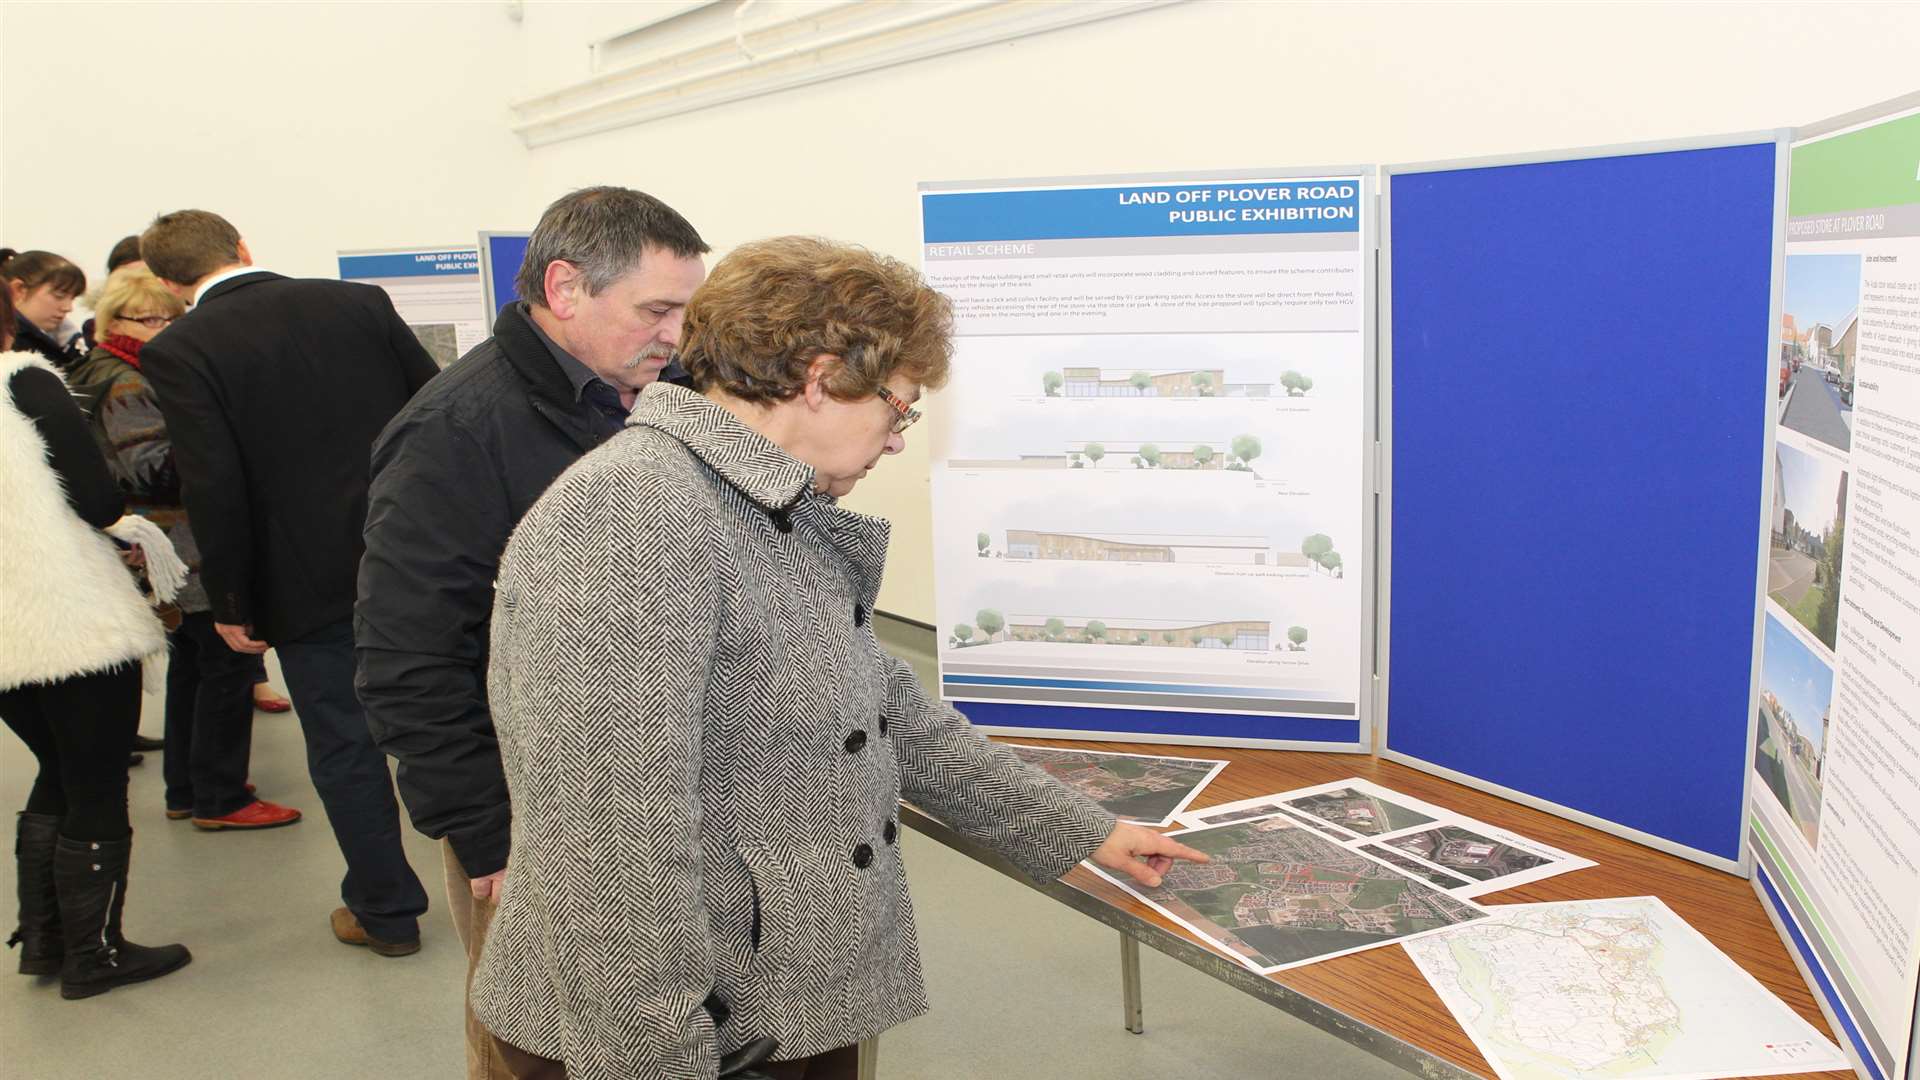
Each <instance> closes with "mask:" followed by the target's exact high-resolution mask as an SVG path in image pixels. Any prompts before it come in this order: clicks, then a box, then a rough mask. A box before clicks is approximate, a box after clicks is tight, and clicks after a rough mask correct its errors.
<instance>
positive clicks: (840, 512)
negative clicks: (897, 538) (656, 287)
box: [627, 382, 891, 611]
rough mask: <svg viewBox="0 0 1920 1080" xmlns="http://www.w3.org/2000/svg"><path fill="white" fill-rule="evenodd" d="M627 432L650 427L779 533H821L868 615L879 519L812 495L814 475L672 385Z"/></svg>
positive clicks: (657, 391)
mask: <svg viewBox="0 0 1920 1080" xmlns="http://www.w3.org/2000/svg"><path fill="white" fill-rule="evenodd" d="M627 423H628V424H629V425H637V426H640V427H650V428H653V429H654V430H656V431H659V432H660V433H662V434H664V435H666V436H668V437H669V438H672V439H675V440H678V441H679V442H680V443H681V444H682V445H684V446H685V447H686V448H687V449H688V450H689V451H691V452H692V453H693V455H694V456H695V457H698V458H699V459H700V460H701V461H703V462H705V463H706V464H707V467H708V468H711V469H712V470H713V471H714V472H716V473H719V474H720V478H721V479H723V480H725V481H726V482H727V483H729V484H731V485H732V486H733V487H734V488H735V489H736V490H738V491H739V492H740V493H741V494H742V495H745V496H746V497H747V499H748V500H750V501H751V502H753V503H754V504H755V505H757V506H759V507H760V509H762V510H764V511H766V513H767V516H768V517H770V518H772V519H773V522H774V527H775V528H777V529H779V530H780V531H781V532H789V531H791V530H792V528H793V521H794V519H795V518H796V517H799V518H801V519H803V520H811V521H813V522H814V523H816V525H817V526H818V527H819V528H821V529H822V530H824V532H825V534H826V535H827V537H828V538H829V539H830V540H831V541H832V543H833V546H834V547H835V548H837V549H839V551H840V553H841V555H843V556H844V557H845V558H846V560H847V562H848V564H849V565H850V566H851V567H852V568H853V570H854V571H855V573H856V575H857V577H856V581H855V585H854V587H855V589H856V592H857V595H856V596H855V597H854V600H855V602H856V603H857V604H859V605H860V607H861V608H863V609H864V610H866V611H872V610H873V605H874V602H875V601H876V600H877V599H878V598H879V595H880V581H881V578H882V576H883V575H884V574H885V573H886V564H887V536H888V534H889V533H890V531H891V527H890V526H889V525H888V524H887V523H886V522H885V521H884V520H882V519H880V518H876V517H868V516H867V515H865V514H861V513H857V512H855V511H852V510H849V509H847V508H846V507H844V506H839V505H837V504H836V503H835V501H834V499H833V498H831V497H830V496H826V495H816V496H814V497H812V498H808V494H809V493H810V492H812V491H813V480H814V472H813V467H812V466H810V465H807V464H806V463H804V462H802V461H800V460H799V459H798V458H795V457H794V456H793V455H792V454H789V453H787V452H786V451H785V450H782V449H781V448H780V447H779V446H778V445H777V444H775V443H774V442H773V440H771V439H769V438H767V437H766V436H764V435H762V434H760V433H759V432H757V431H755V430H753V429H752V428H750V427H748V426H747V425H745V424H743V423H741V422H740V418H739V417H737V416H735V415H733V414H732V413H730V412H728V411H727V410H726V409H725V408H723V407H721V406H720V405H717V404H715V403H714V402H712V401H710V400H708V399H707V398H706V397H704V396H702V395H701V394H698V393H695V392H694V391H692V390H689V389H687V388H686V387H683V386H676V385H674V384H672V383H664V382H661V383H654V384H653V385H652V386H649V387H647V388H646V389H645V390H643V391H641V393H640V397H639V398H638V399H637V400H635V401H634V403H633V414H632V415H631V416H629V417H628V418H627Z"/></svg>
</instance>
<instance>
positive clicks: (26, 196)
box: [0, 0, 528, 279]
mask: <svg viewBox="0 0 1920 1080" xmlns="http://www.w3.org/2000/svg"><path fill="white" fill-rule="evenodd" d="M524 70H525V56H524V53H523V50H522V39H521V33H520V28H519V27H518V26H517V25H516V24H515V23H513V22H512V21H511V20H509V19H508V18H507V17H506V16H505V14H504V5H502V4H498V3H478V4H407V3H392V4H379V5H372V4H309V3H240V4H227V3H218V4H195V3H123V2H115V3H52V4H49V3H19V2H11V0H10V2H7V3H0V243H4V244H5V245H6V246H8V247H14V248H18V249H21V250H27V249H29V248H46V249H49V250H52V251H57V252H60V253H61V254H63V255H66V256H67V257H68V258H71V259H73V260H74V261H76V262H78V263H79V264H80V265H81V267H82V269H84V270H86V271H87V274H88V277H89V279H94V278H97V277H98V276H99V275H101V274H104V273H105V271H106V258H107V251H108V249H109V248H111V247H112V246H113V243H114V242H115V241H117V240H119V239H120V238H121V237H122V236H125V235H127V234H128V233H137V232H139V231H140V230H142V229H144V228H145V227H146V226H147V224H148V222H150V221H151V220H152V219H153V217H154V215H155V214H156V213H159V212H161V211H164V210H177V209H180V208H182V207H188V206H197V207H202V208H205V209H208V210H213V211H216V212H218V213H220V214H222V215H224V216H226V217H227V218H228V219H229V220H231V221H232V222H233V223H234V225H235V226H237V227H238V228H239V229H240V231H241V233H242V235H244V236H245V237H246V238H247V242H248V244H249V246H250V247H251V248H252V250H253V254H254V258H255V259H256V260H258V262H259V263H260V264H261V265H262V266H267V267H270V268H272V269H275V270H279V271H281V272H283V273H290V274H297V275H315V276H327V277H331V276H333V275H334V274H335V273H336V267H335V264H334V253H335V252H336V251H338V250H341V249H344V248H356V247H395V246H400V245H405V244H416V243H418V244H436V243H445V242H448V241H454V242H458V241H463V240H464V241H467V242H469V243H471V242H472V241H473V238H474V234H475V233H476V232H477V231H478V230H479V229H481V228H485V227H489V226H492V225H496V224H499V223H513V222H518V221H521V220H523V219H524V218H525V217H526V211H525V205H526V203H527V201H528V196H527V195H526V187H525V184H526V178H527V160H528V155H527V151H526V149H525V148H524V147H523V146H522V145H521V143H520V140H519V138H518V137H517V136H515V135H513V134H512V133H511V132H510V131H508V130H507V117H508V116H509V112H508V109H507V103H508V101H510V100H512V99H513V98H514V97H515V96H517V95H518V93H519V92H520V90H521V86H522V77H523V72H524Z"/></svg>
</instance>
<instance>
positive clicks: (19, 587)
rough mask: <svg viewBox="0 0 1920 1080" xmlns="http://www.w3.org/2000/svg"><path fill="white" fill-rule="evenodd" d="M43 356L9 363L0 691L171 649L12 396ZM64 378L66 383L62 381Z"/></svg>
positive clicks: (2, 367)
mask: <svg viewBox="0 0 1920 1080" xmlns="http://www.w3.org/2000/svg"><path fill="white" fill-rule="evenodd" d="M28 365H33V366H38V367H43V368H46V369H47V370H49V371H52V370H54V369H53V368H52V366H51V365H49V364H48V363H47V362H46V361H45V360H44V359H42V358H41V357H40V356H39V355H38V354H35V353H31V352H10V353H4V354H0V690H11V689H13V688H14V687H17V686H21V685H24V684H26V683H43V682H55V681H57V680H60V679H65V678H69V677H71V676H74V675H84V674H87V673H90V672H95V671H104V670H106V669H108V668H111V667H113V666H115V665H117V664H120V663H122V662H124V661H127V660H137V659H142V658H145V657H149V656H153V655H155V654H158V653H161V652H163V651H164V650H165V649H166V644H167V639H166V632H165V630H164V629H162V627H161V625H160V620H159V619H158V618H157V617H156V616H155V615H154V612H153V609H152V608H151V607H149V606H148V605H147V602H146V600H145V598H143V597H142V596H141V595H140V590H139V589H138V588H137V587H136V586H135V585H134V581H133V577H132V576H131V575H130V574H128V572H127V568H126V566H125V565H124V564H122V563H121V561H120V557H119V554H118V551H117V549H116V548H115V546H114V543H113V541H112V540H110V539H108V538H107V536H106V534H104V533H102V532H100V531H99V530H98V529H95V528H93V527H92V526H91V525H88V524H87V523H86V522H84V521H82V520H80V518H79V516H78V515H76V514H75V513H74V512H73V508H72V507H71V506H69V505H68V504H67V497H66V493H65V491H64V490H63V488H62V487H61V482H60V478H59V476H58V475H56V474H55V473H54V471H53V470H52V469H51V468H49V467H48V465H47V444H46V442H45V440H43V439H41V438H40V432H39V431H38V430H37V429H35V427H34V426H33V421H32V420H29V419H28V418H27V417H26V415H25V414H23V413H22V412H21V411H20V410H19V408H18V407H17V406H15V404H14V402H13V396H12V395H11V394H9V393H6V392H5V387H6V385H7V384H8V382H9V381H10V380H11V379H12V378H13V376H14V375H15V374H16V373H17V372H19V371H20V370H21V369H22V368H24V367H27V366H28ZM56 374H57V373H56Z"/></svg>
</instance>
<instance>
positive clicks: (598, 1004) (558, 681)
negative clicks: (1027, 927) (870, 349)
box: [472, 384, 1114, 1080]
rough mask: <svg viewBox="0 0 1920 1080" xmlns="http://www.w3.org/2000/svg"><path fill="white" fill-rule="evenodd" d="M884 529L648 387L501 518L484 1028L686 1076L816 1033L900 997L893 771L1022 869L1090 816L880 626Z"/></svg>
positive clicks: (907, 790) (921, 1007)
mask: <svg viewBox="0 0 1920 1080" xmlns="http://www.w3.org/2000/svg"><path fill="white" fill-rule="evenodd" d="M886 542H887V524H886V523H885V522H884V521H880V520H878V519H875V518H870V517H866V516H863V515H861V514H857V513H853V512H852V511H849V510H846V509H842V508H840V507H838V506H836V505H835V503H834V501H833V500H832V499H830V498H827V497H825V496H822V495H818V494H815V493H814V491H813V471H812V470H811V469H810V468H809V467H807V466H806V465H804V464H802V463H801V462H799V461H797V460H795V459H794V458H793V457H791V456H789V455H788V454H787V453H786V452H784V451H783V450H781V449H780V448H779V447H777V446H776V445H774V444H773V443H772V442H770V441H768V440H767V439H765V438H763V437H761V436H760V435H758V434H756V433H755V432H753V431H752V430H750V429H748V428H747V427H746V426H745V425H743V424H741V423H740V422H739V420H738V419H736V418H735V417H734V416H733V415H732V414H731V413H729V412H727V411H726V410H725V409H723V408H721V407H719V406H718V405H715V404H713V403H712V402H710V401H708V400H707V399H706V398H704V397H701V396H700V395H698V394H695V393H693V392H692V391H689V390H684V389H681V388H680V387H676V386H668V385H660V384H656V385H654V386H651V387H649V388H648V389H647V391H646V392H645V393H644V394H642V395H641V397H640V399H639V400H638V402H637V403H636V406H635V409H634V413H633V417H632V418H631V420H630V421H629V426H628V427H627V429H626V430H624V431H623V432H621V433H620V434H619V435H617V436H615V437H614V438H613V439H612V440H610V441H609V442H608V443H607V444H606V445H605V446H603V447H601V448H600V449H598V450H596V451H594V452H593V453H591V454H589V455H587V456H586V457H585V458H583V459H582V460H581V461H580V462H579V463H578V464H576V465H575V466H574V467H572V468H571V469H569V470H568V471H567V472H566V473H564V474H563V475H562V476H561V477H560V478H559V479H558V480H556V481H555V482H554V485H553V486H552V487H551V488H550V489H548V491H547V493H546V494H545V495H544V496H542V497H541V499H540V501H539V502H538V503H536V504H535V505H534V507H533V509H532V510H530V511H529V512H528V513H527V515H526V517H525V518H524V519H523V520H522V521H521V523H520V525H519V527H518V529H517V530H516V531H515V533H514V535H513V539H512V541H511V542H510V543H509V544H508V545H507V549H506V553H505V555H504V557H503V558H502V560H501V564H500V577H499V581H498V583H497V586H496V589H497V592H496V599H495V603H494V613H493V628H492V641H493V653H492V661H491V667H490V671H489V693H490V697H491V701H492V707H493V713H494V724H495V727H496V729H497V730H498V732H499V736H500V749H501V757H502V760H503V762H504V764H505V766H506V774H507V781H508V786H509V788H510V790H511V792H512V796H513V807H514V818H513V856H512V859H511V861H510V862H509V865H508V870H507V879H506V887H505V893H504V896H503V898H502V900H501V902H500V908H499V912H498V914H497V915H496V917H495V920H494V923H493V926H492V930H491V933H490V936H489V939H488V941H487V946H486V952H485V955H484V957H483V958H482V960H481V963H480V967H479V970H478V973H477V974H476V975H475V977H474V981H473V988H472V1004H473V1009H474V1012H475V1013H476V1014H477V1015H478V1016H479V1017H480V1018H481V1020H482V1021H483V1022H484V1023H485V1024H486V1025H487V1027H488V1028H490V1029H491V1030H492V1031H493V1032H494V1033H495V1034H497V1035H498V1036H500V1037H501V1038H502V1039H505V1040H506V1041H508V1042H510V1043H512V1044H514V1045H516V1046H518V1047H520V1048H522V1049H525V1050H528V1051H531V1052H533V1053H536V1054H540V1055H543V1056H546V1057H550V1058H556V1059H560V1060H562V1061H564V1062H565V1063H566V1066H567V1075H568V1076H570V1077H590V1078H596V1080H598V1078H605V1080H627V1078H637V1077H647V1078H666V1077H673V1078H681V1077H711V1076H713V1075H714V1071H715V1066H716V1062H717V1059H718V1056H719V1055H720V1054H721V1053H723V1052H726V1051H730V1050H732V1049H734V1048H735V1047H737V1046H739V1045H741V1044H742V1043H744V1042H746V1041H748V1040H750V1039H753V1038H755V1037H758V1036H761V1035H771V1036H774V1037H775V1038H778V1039H779V1040H780V1047H781V1049H780V1056H781V1057H783V1058H784V1057H799V1056H804V1055H808V1054H814V1053H819V1052H821V1051H824V1050H829V1049H832V1048H834V1047H838V1046H845V1045H848V1044H850V1043H853V1042H855V1041H858V1040H860V1039H863V1038H866V1037H868V1036H871V1035H874V1034H876V1033H878V1032H880V1031H882V1030H883V1029H885V1028H888V1027H890V1026H892V1025H894V1024H898V1023H901V1022H902V1021H905V1020H908V1019H911V1018H913V1017H915V1016H918V1015H919V1014H920V1013H922V1012H924V1011H925V1010H926V992H925V986H924V983H923V982H922V979H921V974H920V961H919V950H918V945H917V942H916V939H915V935H914V928H913V913H912V906H911V903H910V901H909V899H908V895H907V884H906V877H905V874H904V873H903V870H902V867H901V862H900V854H899V845H898V829H899V826H898V823H897V811H898V802H899V799H900V798H901V797H902V796H903V795H904V796H905V797H906V798H907V799H909V800H911V801H912V802H914V803H915V804H917V805H919V806H922V807H924V808H926V809H927V810H929V811H931V812H932V813H934V814H936V815H938V816H940V817H941V818H942V819H943V820H945V821H947V822H948V823H950V824H952V825H953V826H955V827H956V828H959V829H961V830H962V831H964V832H966V833H968V834H970V835H972V836H974V837H975V838H977V839H979V840H981V841H984V842H986V843H988V844H991V845H992V846H994V847H995V848H997V849H998V850H999V851H1001V852H1002V853H1003V854H1005V855H1006V856H1007V857H1008V858H1009V859H1010V860H1012V861H1013V862H1014V863H1015V864H1017V865H1018V866H1020V867H1021V868H1022V869H1024V870H1025V871H1026V872H1028V873H1030V874H1032V875H1033V876H1034V877H1036V878H1040V879H1049V878H1053V877H1057V876H1059V875H1060V874H1062V873H1065V872H1066V871H1067V870H1068V869H1069V868H1070V867H1072V866H1073V865H1074V864H1075V863H1076V862H1078V861H1080V860H1081V859H1083V858H1085V857H1086V856H1088V855H1089V854H1091V853H1092V851H1093V849H1094V848H1095V847H1097V846H1098V845H1099V844H1100V842H1101V841H1102V840H1103V839H1105V837H1106V836H1107V834H1108V832H1110V831H1111V830H1112V828H1113V824H1114V822H1113V818H1112V817H1111V816H1110V815H1108V814H1107V813H1106V812H1105V811H1103V810H1101V809H1100V808H1099V807H1098V806H1096V805H1094V804H1093V803H1092V802H1090V801H1089V800H1087V799H1086V798H1084V797H1082V796H1080V795H1079V794H1078V793H1076V792H1074V791H1072V790H1071V789H1068V788H1066V787H1064V786H1062V785H1060V784H1058V783H1057V782H1055V781H1053V780H1052V779H1050V778H1048V777H1047V776H1045V775H1044V774H1042V773H1040V772H1039V771H1038V770H1035V769H1032V768H1030V767H1028V766H1026V765H1024V764H1022V763H1021V762H1019V761H1018V760H1017V759H1015V758H1014V757H1013V756H1012V755H1011V754H1010V753H1008V752H1007V751H1006V750H1005V749H1004V748H999V747H996V746H994V745H993V744H992V743H989V742H988V741H987V740H986V739H984V738H983V737H982V736H980V735H979V734H978V733H977V732H975V731H974V730H973V729H972V728H971V727H970V726H969V725H968V724H967V722H966V720H965V719H964V718H963V717H961V716H960V715H959V714H958V713H956V712H955V711H953V710H952V709H950V708H947V707H945V706H943V705H940V704H938V703H937V702H935V701H932V700H929V699H928V698H927V697H926V696H925V694H924V693H923V691H922V690H921V687H920V684H919V682H918V680H917V679H916V678H915V677H914V674H913V672H912V670H911V669H909V668H908V667H907V665H906V664H904V663H902V662H900V661H899V660H896V659H894V658H893V657H891V656H889V655H887V654H886V653H885V652H884V651H882V650H881V648H880V646H879V644H878V642H877V641H876V640H875V639H874V635H873V629H872V625H871V615H872V612H873V600H874V595H875V593H876V592H878V590H879V587H880V575H881V569H882V565H883V561H884V557H885V552H886ZM710 994H712V995H717V997H718V998H719V1000H720V1001H721V1002H723V1003H724V1004H725V1006H726V1007H727V1008H726V1010H724V1011H727V1012H730V1013H731V1016H730V1018H729V1019H728V1020H726V1022H724V1023H723V1024H721V1025H720V1027H719V1028H718V1030H716V1029H715V1027H714V1024H713V1022H712V1020H711V1019H710V1016H709V1012H708V1010H707V1009H706V1008H704V1007H703V1005H702V1003H703V1001H704V1000H706V999H707V998H708V996H709V995H710Z"/></svg>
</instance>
